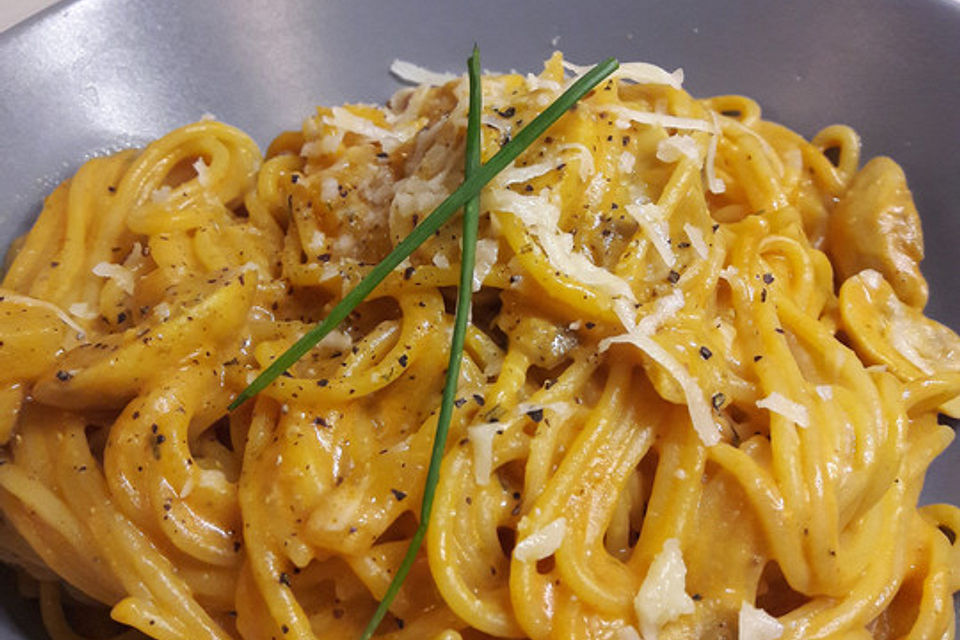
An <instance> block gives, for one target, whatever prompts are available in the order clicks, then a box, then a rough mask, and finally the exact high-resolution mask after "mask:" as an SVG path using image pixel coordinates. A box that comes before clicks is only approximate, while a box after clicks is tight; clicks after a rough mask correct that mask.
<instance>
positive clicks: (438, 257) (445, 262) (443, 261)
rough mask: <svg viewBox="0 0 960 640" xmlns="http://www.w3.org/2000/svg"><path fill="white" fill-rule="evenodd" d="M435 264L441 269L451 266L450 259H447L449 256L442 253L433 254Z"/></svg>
mask: <svg viewBox="0 0 960 640" xmlns="http://www.w3.org/2000/svg"><path fill="white" fill-rule="evenodd" d="M433 264H434V266H435V267H437V268H439V269H449V268H450V260H449V259H447V256H445V255H443V254H442V253H435V254H433Z"/></svg>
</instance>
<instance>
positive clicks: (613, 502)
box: [0, 54, 960, 640]
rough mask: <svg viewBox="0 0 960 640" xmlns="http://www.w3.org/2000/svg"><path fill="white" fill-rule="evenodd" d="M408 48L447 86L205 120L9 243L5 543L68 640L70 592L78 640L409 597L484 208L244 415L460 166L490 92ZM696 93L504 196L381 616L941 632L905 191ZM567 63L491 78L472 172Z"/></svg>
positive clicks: (572, 125) (51, 203) (644, 90)
mask: <svg viewBox="0 0 960 640" xmlns="http://www.w3.org/2000/svg"><path fill="white" fill-rule="evenodd" d="M393 70H394V72H395V73H396V74H398V75H401V76H404V77H407V78H412V79H415V80H417V81H422V82H424V83H425V84H423V85H420V86H413V87H409V88H406V89H403V90H401V91H400V92H398V93H397V94H396V95H395V96H394V97H393V98H392V99H391V100H390V102H389V104H388V105H387V106H384V107H377V106H370V105H344V106H335V107H330V108H328V107H320V108H319V109H318V110H317V112H316V114H315V115H314V116H313V117H311V118H308V119H307V120H306V121H305V123H304V126H303V129H302V131H297V132H288V133H284V134H282V135H281V136H279V137H278V138H277V139H276V140H275V141H274V142H273V143H272V144H271V145H270V147H269V148H268V149H267V151H266V153H265V154H263V155H262V154H261V152H260V150H259V149H258V148H257V146H256V144H255V143H254V142H253V141H252V140H251V139H250V138H249V137H247V136H246V135H245V134H243V133H242V132H240V131H238V130H237V129H234V128H232V127H230V126H228V125H225V124H223V123H220V122H217V121H215V120H209V119H206V120H201V121H200V122H197V123H195V124H190V125H188V126H185V127H183V128H181V129H178V130H176V131H173V132H171V133H170V134H168V135H166V136H164V137H163V138H161V139H159V140H157V141H156V142H154V143H152V144H150V145H149V146H148V147H147V148H145V149H143V150H141V151H125V152H122V153H119V154H116V155H113V156H109V157H103V158H97V159H94V160H91V161H90V162H88V163H87V164H85V165H84V166H83V167H82V168H81V169H80V170H79V171H78V172H77V173H76V175H75V176H73V177H72V178H70V179H69V180H67V181H66V182H64V183H63V184H62V185H61V186H59V187H58V188H57V189H56V190H55V191H54V192H53V193H52V194H51V195H50V196H49V197H48V198H47V200H46V202H45V206H44V208H43V211H42V213H41V214H40V217H39V219H38V220H37V221H36V223H35V225H34V227H33V229H32V230H31V231H30V233H29V234H28V235H27V236H26V237H25V239H24V240H23V241H22V242H21V243H19V244H18V245H17V250H16V251H15V253H14V254H13V255H12V258H11V260H10V262H9V267H8V269H7V271H6V275H5V278H4V280H3V282H2V291H0V409H2V411H0V514H2V518H0V557H2V558H3V559H4V560H6V561H8V562H10V563H13V564H16V565H17V566H18V567H20V568H21V570H22V572H23V574H24V576H26V577H25V580H24V582H25V583H28V582H30V581H31V580H32V581H35V582H39V583H40V585H39V588H38V589H36V592H37V593H38V594H39V596H40V598H41V601H42V604H43V609H44V616H45V619H46V620H47V625H48V627H49V628H50V630H51V632H52V633H54V634H56V635H58V636H59V637H62V638H74V637H75V636H74V635H73V633H74V632H73V631H72V630H71V628H70V626H69V624H68V621H74V622H75V621H76V620H77V619H78V618H77V615H75V614H76V613H77V610H78V609H79V610H82V611H87V612H88V614H87V615H85V616H81V618H83V619H85V620H86V622H85V623H84V624H83V625H80V626H82V627H83V628H84V629H85V630H86V631H85V633H94V632H95V631H90V629H91V628H95V627H96V624H94V622H93V620H94V618H95V617H96V615H101V616H102V615H103V612H104V611H109V615H110V616H111V617H112V618H113V620H115V621H116V622H119V623H120V624H122V625H126V626H129V627H134V628H135V629H138V630H139V631H140V632H142V633H144V634H146V635H148V636H150V637H153V638H157V639H161V640H175V639H184V640H186V639H193V638H218V639H221V640H226V639H228V638H243V639H245V640H268V639H271V638H290V639H294V638H295V639H297V640H303V639H309V638H356V637H357V636H358V635H359V633H360V631H361V630H362V629H363V627H364V625H365V624H366V622H367V620H368V619H369V617H370V616H371V614H372V613H373V611H374V609H375V607H376V605H377V602H378V600H379V599H380V598H382V597H383V595H384V593H385V592H386V589H387V586H388V585H389V583H390V581H391V579H392V577H393V575H394V574H395V572H396V570H397V568H398V566H399V564H400V562H401V559H402V557H403V554H404V551H405V550H406V548H407V545H408V543H409V541H410V538H411V536H412V535H413V532H414V531H415V529H416V527H417V524H418V521H419V517H420V513H419V509H420V501H421V498H422V495H423V488H424V480H425V474H426V469H427V464H428V461H429V458H430V452H431V446H432V438H433V433H434V428H435V426H436V421H437V410H438V406H439V403H440V396H441V390H442V385H443V378H444V370H445V367H446V363H447V358H448V349H449V340H450V334H451V330H452V325H453V316H452V311H451V310H452V300H453V299H454V298H455V294H454V291H455V287H456V284H457V282H458V277H459V262H460V251H461V249H460V242H461V238H460V224H459V221H458V220H456V219H455V220H453V221H451V222H450V223H449V224H447V225H446V226H445V227H443V228H442V229H441V230H440V231H439V232H437V233H436V234H435V235H434V236H432V237H431V238H430V239H429V240H428V241H427V242H426V243H425V244H424V245H423V246H421V247H420V248H419V249H418V250H417V251H416V252H414V253H413V255H411V256H410V258H409V259H408V260H407V261H405V262H404V263H403V265H401V267H400V268H398V269H397V270H396V272H395V273H393V274H391V275H390V276H389V277H388V278H387V279H386V280H385V281H384V282H383V284H382V285H381V286H379V287H378V288H377V289H376V291H375V292H374V293H373V295H372V296H371V297H370V298H369V299H368V300H366V301H365V302H364V303H363V304H361V305H360V306H359V307H358V308H357V309H356V311H355V312H354V313H353V314H351V315H350V317H349V318H348V320H347V321H346V322H345V323H344V325H343V326H342V327H341V328H340V331H339V332H337V333H336V334H334V335H332V336H331V337H330V338H328V339H327V340H324V341H323V342H321V343H320V344H319V345H317V346H316V347H315V348H314V349H312V350H311V351H310V352H309V353H308V354H307V355H306V356H305V357H304V358H302V359H301V360H300V361H299V362H297V363H296V364H295V365H294V366H292V367H291V368H290V369H289V371H287V372H286V374H285V375H283V376H281V377H279V378H278V379H277V380H276V381H275V382H274V383H273V384H272V385H271V386H270V387H269V388H267V389H266V390H265V391H263V392H262V393H261V394H260V395H259V396H258V397H257V398H256V399H255V400H254V401H252V402H248V403H247V404H246V405H244V406H243V407H242V408H240V409H239V410H237V411H236V412H234V413H229V414H228V413H227V411H226V407H227V405H228V403H229V402H230V401H231V400H232V399H233V398H234V397H236V394H237V393H239V391H240V390H241V389H242V388H243V387H244V386H245V385H246V384H247V383H248V382H249V381H250V380H251V379H252V378H253V377H254V376H255V375H256V374H257V373H258V372H260V371H261V370H263V369H264V368H265V367H266V366H268V365H269V363H270V362H271V361H273V360H274V359H275V358H276V357H277V356H278V355H279V354H281V353H282V352H283V351H284V350H285V349H286V348H287V347H289V346H290V345H291V344H292V343H293V342H294V341H296V340H297V339H298V338H299V337H300V336H302V335H303V334H304V333H305V332H306V331H307V330H308V329H309V328H310V327H312V326H313V324H314V323H315V322H317V321H318V320H320V319H322V318H323V317H324V316H325V315H326V314H327V313H328V312H329V310H330V309H331V307H332V306H333V305H334V304H335V303H336V302H337V301H338V300H340V299H341V298H342V297H343V295H344V294H345V293H346V292H348V291H349V290H350V289H351V288H352V287H353V286H354V285H356V284H357V282H359V280H360V279H361V278H362V277H363V276H364V275H365V274H366V273H367V272H369V270H370V269H371V267H372V265H373V264H375V263H376V262H377V261H378V260H380V259H381V258H383V257H384V256H385V255H386V254H387V253H388V252H389V251H390V249H391V248H392V247H393V246H394V245H395V244H397V243H398V242H400V241H401V240H402V239H403V238H404V237H406V236H407V234H409V233H410V232H411V230H412V229H413V228H414V227H415V226H416V225H417V224H418V223H419V222H420V221H422V220H423V219H424V217H425V216H427V215H428V214H429V213H430V211H431V210H432V209H433V208H434V207H435V206H436V205H437V204H439V202H441V201H442V200H443V198H444V197H446V196H447V195H448V194H449V193H450V192H451V191H452V190H453V189H455V188H456V186H457V185H458V184H459V183H460V182H461V181H462V179H463V170H462V166H463V153H464V137H465V134H464V130H465V126H466V120H467V116H466V110H467V95H468V91H467V87H466V81H465V79H464V78H462V77H455V76H447V75H442V74H432V73H430V72H427V71H425V70H423V69H420V68H419V67H416V66H414V65H410V64H407V63H400V62H397V63H395V64H394V67H393ZM570 70H571V71H572V72H573V73H579V72H580V71H582V69H581V68H580V67H577V66H576V65H572V66H571V67H570ZM681 81H682V74H680V73H679V72H675V73H668V72H666V71H664V70H662V69H659V68H657V67H654V66H653V65H645V64H634V65H628V66H625V67H624V71H623V72H622V73H621V74H620V75H618V76H614V77H612V78H611V79H609V80H608V81H606V82H605V83H604V84H602V85H600V86H599V87H598V88H597V89H596V90H595V91H593V92H592V93H591V94H590V95H589V96H588V97H587V98H585V99H584V100H582V101H581V102H580V103H579V104H578V105H577V106H576V108H574V109H571V110H570V111H569V112H568V113H566V114H565V115H564V116H563V117H562V118H561V119H560V120H559V121H558V122H557V123H556V124H555V125H554V126H553V127H552V128H551V129H550V130H549V131H548V132H547V133H546V135H544V136H543V137H542V138H541V139H540V140H538V141H537V142H536V143H535V144H534V145H533V146H531V147H530V148H529V149H528V150H527V151H525V152H524V153H523V155H521V156H520V157H519V158H518V160H517V161H516V162H515V163H514V165H513V166H511V167H509V168H507V169H506V170H505V171H504V172H503V173H502V174H501V175H500V176H498V177H497V178H495V179H494V180H493V182H491V184H490V185H489V186H488V187H487V188H486V189H485V190H484V192H483V194H482V198H481V220H480V245H479V246H480V248H481V251H480V256H481V259H480V260H478V265H477V269H476V271H475V274H474V275H475V279H476V282H475V288H476V289H477V291H476V293H475V294H474V305H473V310H472V319H471V322H470V325H469V328H468V330H467V337H466V350H465V353H464V360H463V369H462V374H461V378H460V381H459V389H458V392H457V395H456V398H457V399H456V402H455V410H454V414H453V420H452V425H451V432H450V437H449V441H448V442H449V444H448V447H447V450H446V452H445V455H444V459H443V465H442V469H441V472H440V479H439V485H438V490H437V497H436V503H435V506H434V511H433V516H432V518H431V522H430V526H429V529H428V533H427V539H426V542H425V545H424V547H423V550H422V552H421V555H420V556H419V558H418V559H417V561H416V562H415V563H414V565H413V568H412V571H411V573H410V576H409V577H408V579H407V581H406V583H405V584H404V585H403V587H402V588H401V590H400V593H399V595H398V597H397V598H396V599H395V600H394V601H393V603H392V605H391V608H390V613H389V615H388V616H387V618H386V619H385V620H384V622H383V624H382V626H381V628H380V629H379V631H378V633H379V634H381V635H382V636H384V637H389V638H394V639H403V638H410V639H412V638H428V639H430V638H444V639H446V640H454V639H458V638H461V637H462V638H482V637H491V636H493V637H510V638H516V637H529V638H534V639H537V640H541V639H547V638H556V639H564V638H597V639H601V638H640V637H642V638H643V639H644V640H653V638H655V637H656V638H660V639H661V640H669V639H671V638H692V637H704V638H711V637H726V638H733V637H740V638H746V637H750V638H754V637H757V638H759V637H764V638H780V639H784V640H786V639H799V638H807V637H816V638H828V637H829V638H841V637H842V638H864V637H875V638H895V637H897V638H899V637H904V636H908V635H909V637H912V638H942V637H950V635H951V633H952V629H953V628H954V620H953V611H954V608H953V604H952V599H951V597H952V594H953V593H954V592H955V591H956V590H957V589H958V587H960V550H958V546H957V543H956V541H955V540H956V536H957V534H958V533H960V511H958V509H957V508H956V507H953V506H949V505H930V506H922V507H918V506H917V501H918V495H919V492H920V489H921V486H922V484H923V479H924V474H925V472H926V469H927V467H928V465H929V464H930V462H931V460H933V458H934V457H935V456H936V455H937V454H938V453H939V452H941V451H942V450H943V449H944V448H945V447H946V446H947V445H948V444H949V443H950V441H951V439H952V438H953V432H952V431H951V429H950V428H949V427H948V426H943V425H942V424H940V422H944V421H945V420H938V414H945V415H948V416H953V417H957V416H958V409H960V407H958V402H957V401H956V398H957V396H958V394H960V339H958V338H957V336H956V335H955V334H954V333H953V332H952V331H951V330H950V329H948V328H946V327H944V326H942V325H940V324H938V323H936V322H934V321H933V320H930V319H929V318H927V317H926V316H924V315H923V307H924V304H925V302H926V299H927V286H926V283H925V281H924V279H923V276H922V274H921V273H920V271H919V268H918V263H919V261H920V259H921V258H922V256H923V246H922V240H921V235H920V226H919V225H920V223H919V218H918V217H917V213H916V209H915V208H914V206H913V201H912V198H911V196H910V192H909V190H908V189H907V186H906V181H905V178H904V176H903V173H902V171H900V169H899V167H898V166H897V165H896V164H895V163H894V162H893V161H891V160H889V159H886V158H877V159H873V160H871V161H870V162H868V163H866V164H865V165H864V166H863V167H861V166H860V157H859V140H858V138H857V136H856V134H855V133H854V132H853V131H852V130H851V129H849V128H847V127H841V126H832V127H828V128H827V129H824V130H823V131H822V132H821V133H819V134H817V135H816V136H815V137H814V138H813V140H812V141H807V140H804V139H803V138H801V137H800V136H799V135H797V134H795V133H793V132H791V131H790V130H788V129H786V128H784V127H782V126H780V125H777V124H774V123H772V122H769V121H766V120H763V119H762V117H761V113H760V108H759V106H758V105H757V104H756V103H755V102H753V101H752V100H750V99H748V98H744V97H739V96H720V97H714V98H709V99H705V100H698V99H694V98H692V97H691V96H690V95H689V94H687V93H686V92H685V91H684V90H683V89H682V88H681V87H680V83H681ZM569 82H570V76H569V75H568V74H566V73H565V70H564V67H563V63H562V59H561V57H560V56H559V54H557V55H555V56H554V57H553V58H551V59H550V60H549V61H548V62H547V63H546V64H545V67H544V71H543V73H542V74H540V75H538V76H537V75H526V76H524V75H488V76H486V77H484V78H483V88H484V102H485V106H484V113H483V122H484V123H485V126H483V127H482V129H483V141H482V151H483V157H484V158H485V159H488V158H490V157H491V156H492V155H493V154H494V153H495V152H496V151H497V150H498V149H499V148H500V147H501V146H502V145H503V144H505V142H506V141H507V140H508V139H509V138H510V137H511V136H512V135H513V134H515V132H516V131H518V130H519V129H521V128H522V127H523V125H524V123H527V122H529V121H530V120H531V119H532V118H533V117H534V116H536V115H537V113H539V112H540V111H541V110H542V109H543V107H544V106H545V105H546V104H549V103H550V102H551V101H552V100H553V99H554V98H555V97H556V96H557V95H558V94H559V92H560V91H561V90H562V88H563V86H565V85H566V84H568V83H569ZM827 151H829V152H830V153H829V154H828V153H825V152H827ZM828 156H829V157H830V158H833V159H834V161H833V162H832V161H831V160H830V159H828ZM67 311H69V312H70V315H68V313H67ZM946 422H949V421H946ZM61 581H62V583H63V584H65V585H67V587H68V588H67V589H66V590H63V593H61V591H62V589H61V588H60V586H59V582H61ZM66 594H69V597H70V600H71V603H70V604H68V603H64V604H62V605H61V597H62V596H64V597H66ZM72 601H75V602H72ZM98 607H102V608H98ZM66 611H69V612H70V615H67V614H66V613H65V612H66ZM98 611H99V612H100V613H99V614H97V612H98ZM738 625H739V626H740V627H741V628H739V629H738ZM79 628H80V627H79V626H78V629H79ZM103 629H105V630H104V633H107V632H108V631H109V629H106V627H103ZM115 630H116V629H114V631H115Z"/></svg>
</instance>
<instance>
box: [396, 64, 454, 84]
mask: <svg viewBox="0 0 960 640" xmlns="http://www.w3.org/2000/svg"><path fill="white" fill-rule="evenodd" d="M390 73H392V74H393V75H395V76H396V77H397V78H399V79H400V80H403V81H404V82H409V83H410V84H428V85H431V86H434V87H439V86H442V85H445V84H447V83H448V82H452V81H453V80H459V78H460V77H459V76H457V75H454V74H452V73H438V72H436V71H431V70H430V69H427V68H425V67H421V66H420V65H418V64H414V63H412V62H407V61H406V60H400V59H394V61H393V62H392V63H390Z"/></svg>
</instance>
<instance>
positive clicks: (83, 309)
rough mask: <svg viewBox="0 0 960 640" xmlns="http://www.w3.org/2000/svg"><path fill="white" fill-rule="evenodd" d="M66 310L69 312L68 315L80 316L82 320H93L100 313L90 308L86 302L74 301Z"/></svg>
mask: <svg viewBox="0 0 960 640" xmlns="http://www.w3.org/2000/svg"><path fill="white" fill-rule="evenodd" d="M67 311H68V312H69V313H70V315H72V316H74V317H76V318H82V319H83V320H93V319H94V318H96V317H97V316H98V315H100V314H98V313H97V312H96V311H94V310H93V309H91V308H90V305H88V304H87V303H86V302H74V303H73V304H71V305H70V306H69V307H67Z"/></svg>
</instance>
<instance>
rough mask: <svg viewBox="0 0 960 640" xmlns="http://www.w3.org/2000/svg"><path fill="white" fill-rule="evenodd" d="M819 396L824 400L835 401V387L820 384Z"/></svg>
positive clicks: (818, 386) (818, 387)
mask: <svg viewBox="0 0 960 640" xmlns="http://www.w3.org/2000/svg"><path fill="white" fill-rule="evenodd" d="M817 395H818V396H820V398H822V399H823V400H833V387H832V386H830V385H829V384H818V385H817Z"/></svg>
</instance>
